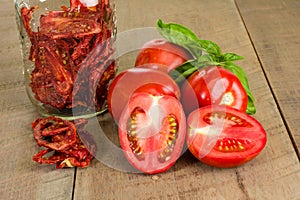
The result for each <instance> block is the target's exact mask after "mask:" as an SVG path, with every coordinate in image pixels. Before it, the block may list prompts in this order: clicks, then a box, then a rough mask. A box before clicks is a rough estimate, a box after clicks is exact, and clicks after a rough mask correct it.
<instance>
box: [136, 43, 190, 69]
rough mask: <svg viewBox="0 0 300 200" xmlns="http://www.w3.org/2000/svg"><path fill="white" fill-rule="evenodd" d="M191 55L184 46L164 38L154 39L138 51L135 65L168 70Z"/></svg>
mask: <svg viewBox="0 0 300 200" xmlns="http://www.w3.org/2000/svg"><path fill="white" fill-rule="evenodd" d="M189 59H192V56H191V54H190V53H189V52H187V51H186V50H185V49H184V48H182V47H180V46H178V45H176V44H174V43H171V42H169V41H167V40H165V39H154V40H151V41H149V42H147V43H145V44H144V46H143V47H142V49H141V50H140V51H139V53H138V55H137V58H136V61H135V66H136V67H142V68H152V69H158V70H161V71H164V72H167V73H168V72H170V71H172V70H173V69H175V68H176V67H178V66H179V65H181V64H182V63H184V62H186V61H187V60H189Z"/></svg>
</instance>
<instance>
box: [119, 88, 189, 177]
mask: <svg viewBox="0 0 300 200" xmlns="http://www.w3.org/2000/svg"><path fill="white" fill-rule="evenodd" d="M118 133H119V139H120V144H121V147H122V149H123V152H124V154H125V156H126V158H127V160H128V161H129V163H130V164H131V165H132V166H133V167H135V168H136V169H138V170H139V171H141V172H143V173H147V174H156V173H160V172H164V171H166V170H168V169H169V168H170V167H172V166H173V165H174V163H175V162H176V161H177V159H178V158H179V156H180V154H181V152H182V148H183V144H184V141H185V135H186V122H185V115H184V112H183V109H182V106H181V104H180V102H179V101H178V100H177V99H176V98H174V97H172V96H167V95H165V96H153V95H151V94H148V93H139V94H136V95H134V96H132V97H131V98H130V100H129V103H128V105H127V106H126V108H125V109H124V111H123V112H122V115H121V118H120V121H119V129H118Z"/></svg>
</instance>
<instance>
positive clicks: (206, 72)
mask: <svg viewBox="0 0 300 200" xmlns="http://www.w3.org/2000/svg"><path fill="white" fill-rule="evenodd" d="M181 93H182V104H183V107H184V109H185V111H186V113H190V112H192V111H193V110H195V109H197V108H200V107H204V106H207V105H211V104H218V105H227V106H231V107H233V108H236V109H238V110H241V111H243V112H246V109H247V104H248V96H247V93H246V91H245V89H244V87H243V85H242V84H241V82H240V80H239V79H238V78H237V77H236V76H235V75H234V74H233V73H231V72H230V71H228V70H226V69H224V68H221V67H216V66H209V67H205V68H202V69H201V70H199V71H196V72H195V73H193V74H192V75H191V76H190V77H189V78H188V79H187V80H186V81H185V82H184V84H183V85H182V87H181Z"/></svg>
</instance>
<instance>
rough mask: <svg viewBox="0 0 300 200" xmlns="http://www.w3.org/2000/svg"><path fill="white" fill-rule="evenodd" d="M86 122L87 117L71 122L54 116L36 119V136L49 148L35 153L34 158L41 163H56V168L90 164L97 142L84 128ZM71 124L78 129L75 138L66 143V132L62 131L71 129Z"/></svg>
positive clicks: (33, 126) (34, 123) (34, 125)
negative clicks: (48, 141)
mask: <svg viewBox="0 0 300 200" xmlns="http://www.w3.org/2000/svg"><path fill="white" fill-rule="evenodd" d="M86 123H87V120H86V119H77V120H76V121H75V122H69V121H66V120H62V119H60V118H56V117H53V116H51V117H47V118H45V119H41V118H38V119H37V120H35V121H34V122H33V123H32V128H33V129H34V138H35V139H36V141H37V143H38V144H39V145H40V144H41V143H42V144H41V145H40V146H44V147H47V148H46V149H44V150H41V151H40V152H38V153H37V154H35V155H34V156H33V157H32V160H33V161H35V162H37V163H40V164H56V168H63V167H86V166H88V165H89V164H90V162H91V160H92V159H93V157H94V156H93V155H94V154H95V152H96V144H95V141H94V139H93V137H92V136H91V135H90V134H89V133H88V132H87V131H85V130H84V126H85V124H86ZM70 124H71V126H72V128H75V129H76V130H75V134H74V136H75V140H74V142H71V143H69V144H70V145H65V144H66V143H64V142H65V140H64V139H65V138H64V134H61V133H62V132H65V131H69V126H70ZM78 133H80V134H78ZM79 135H80V137H79ZM41 138H43V139H41ZM45 139H46V140H51V143H47V142H45ZM82 141H84V142H82ZM45 143H46V145H45ZM54 144H55V145H54ZM84 144H85V145H87V146H85V145H84ZM58 145H61V146H58Z"/></svg>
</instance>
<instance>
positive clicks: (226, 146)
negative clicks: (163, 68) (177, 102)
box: [186, 105, 267, 168]
mask: <svg viewBox="0 0 300 200" xmlns="http://www.w3.org/2000/svg"><path fill="white" fill-rule="evenodd" d="M187 124H188V128H189V130H188V133H187V138H186V140H187V145H188V148H189V150H190V152H191V153H192V154H193V155H194V156H195V157H196V158H197V159H198V160H200V161H201V162H203V163H205V164H207V165H210V166H215V167H220V168H228V167H235V166H239V165H242V164H244V163H246V162H248V161H250V160H252V159H253V158H255V157H256V156H257V155H258V154H259V153H260V152H261V151H262V150H263V148H264V147H265V145H266V142H267V137H266V132H265V130H264V128H263V127H262V125H261V124H260V123H259V122H258V121H257V120H256V119H254V118H253V117H251V116H250V115H247V114H246V113H244V112H241V111H239V110H237V109H234V108H231V107H229V106H219V105H210V106H206V107H203V108H199V109H197V110H195V111H193V112H192V113H191V114H190V115H189V117H188V120H187Z"/></svg>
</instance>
